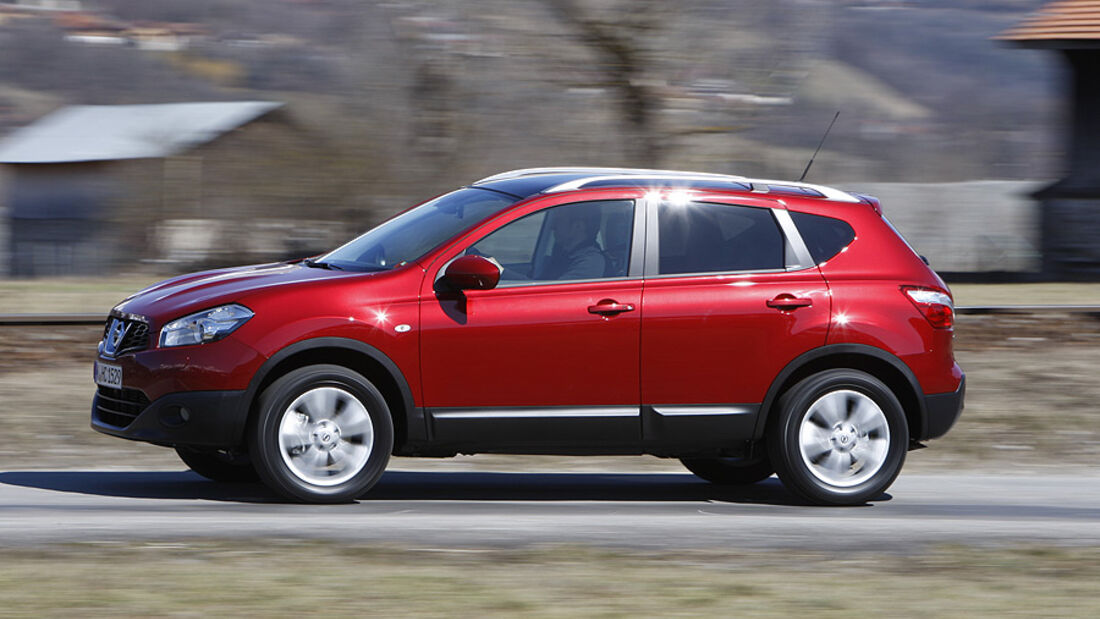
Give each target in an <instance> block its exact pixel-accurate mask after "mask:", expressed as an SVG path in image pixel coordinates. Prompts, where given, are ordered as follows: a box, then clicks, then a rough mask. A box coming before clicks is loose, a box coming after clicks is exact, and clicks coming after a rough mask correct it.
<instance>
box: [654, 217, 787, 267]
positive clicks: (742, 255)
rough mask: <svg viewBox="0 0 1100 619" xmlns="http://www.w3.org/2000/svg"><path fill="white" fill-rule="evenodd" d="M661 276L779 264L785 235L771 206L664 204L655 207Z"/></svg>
mask: <svg viewBox="0 0 1100 619" xmlns="http://www.w3.org/2000/svg"><path fill="white" fill-rule="evenodd" d="M657 225H658V228H659V231H658V234H659V235H660V241H659V242H660V251H659V260H660V262H659V266H658V270H659V272H660V274H661V275H672V274H678V273H718V272H723V271H766V270H773V269H779V270H781V269H783V268H784V266H785V263H784V256H783V245H784V244H783V235H782V233H781V232H780V231H779V226H778V225H777V224H776V222H775V217H774V216H773V215H772V213H771V209H766V208H754V207H751V206H730V205H725V204H702V203H697V202H692V203H689V204H683V205H680V204H662V205H661V206H660V207H658V209H657Z"/></svg>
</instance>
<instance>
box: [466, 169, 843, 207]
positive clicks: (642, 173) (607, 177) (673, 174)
mask: <svg viewBox="0 0 1100 619" xmlns="http://www.w3.org/2000/svg"><path fill="white" fill-rule="evenodd" d="M547 174H591V176H586V177H584V178H579V179H575V180H572V181H568V182H565V183H561V184H560V185H555V186H553V187H551V188H549V189H546V190H545V191H543V193H560V192H563V191H572V190H575V189H580V188H581V187H584V186H585V185H588V184H590V183H594V182H598V181H611V180H624V181H625V180H634V179H637V178H638V177H645V178H649V179H653V180H657V181H676V180H693V181H728V182H731V183H740V184H744V185H749V186H750V188H751V189H752V190H753V191H756V192H759V193H767V187H768V186H769V185H776V186H779V187H798V188H802V189H809V190H811V191H816V192H817V193H819V194H821V195H822V196H823V197H824V198H826V199H828V200H835V201H838V202H853V203H858V202H861V200H860V199H859V198H858V197H856V196H854V195H852V194H850V193H848V192H847V191H841V190H840V189H836V188H833V187H828V186H826V185H814V184H811V183H800V182H798V181H779V180H762V179H755V178H748V177H745V176H736V175H733V174H714V173H710V172H686V171H680V170H649V169H642V168H598V167H591V168H589V167H553V168H525V169H522V170H511V171H509V172H502V173H500V174H494V175H493V176H487V177H485V178H483V179H481V180H479V181H477V182H475V183H474V185H479V184H481V183H488V182H492V181H501V180H507V179H512V178H521V177H524V176H537V175H547Z"/></svg>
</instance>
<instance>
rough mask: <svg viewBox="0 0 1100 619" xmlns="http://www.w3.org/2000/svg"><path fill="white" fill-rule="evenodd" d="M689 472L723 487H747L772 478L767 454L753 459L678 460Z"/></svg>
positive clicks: (773, 470)
mask: <svg viewBox="0 0 1100 619" xmlns="http://www.w3.org/2000/svg"><path fill="white" fill-rule="evenodd" d="M680 462H683V463H684V466H686V467H687V469H688V470H689V471H691V472H692V473H695V474H696V475H697V476H699V477H701V478H703V479H705V480H707V481H709V482H711V483H713V484H720V485H723V486H747V485H749V484H755V483H756V482H758V481H763V480H765V479H767V478H769V477H771V476H772V473H774V472H775V469H774V468H773V467H772V465H771V462H769V461H768V457H767V454H761V455H759V456H757V457H755V458H680Z"/></svg>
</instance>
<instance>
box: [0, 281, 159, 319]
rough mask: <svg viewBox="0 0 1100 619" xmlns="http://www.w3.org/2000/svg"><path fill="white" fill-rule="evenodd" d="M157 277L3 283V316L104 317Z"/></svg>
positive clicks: (0, 307) (0, 310)
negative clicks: (120, 302)
mask: <svg viewBox="0 0 1100 619" xmlns="http://www.w3.org/2000/svg"><path fill="white" fill-rule="evenodd" d="M161 279H163V278H162V277H158V276H156V275H122V276H115V277H104V278H96V277H58V278H43V279H9V280H0V314H50V313H53V314H103V315H104V316H106V315H107V312H108V311H110V309H111V308H112V307H114V306H115V305H116V304H117V303H118V302H119V301H121V300H123V299H125V298H126V297H128V296H129V295H131V294H133V293H135V292H137V291H138V290H141V289H142V288H145V287H146V286H148V285H149V284H152V283H154V282H157V281H159V280H161Z"/></svg>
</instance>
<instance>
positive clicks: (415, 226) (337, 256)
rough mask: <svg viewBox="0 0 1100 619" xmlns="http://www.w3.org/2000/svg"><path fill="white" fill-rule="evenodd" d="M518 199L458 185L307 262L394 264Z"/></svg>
mask: <svg viewBox="0 0 1100 619" xmlns="http://www.w3.org/2000/svg"><path fill="white" fill-rule="evenodd" d="M518 200H519V198H517V197H515V196H512V195H509V194H504V193H500V192H496V191H492V190H489V189H482V188H479V187H464V188H462V189H459V190H458V191H452V192H451V193H448V194H446V195H443V196H440V197H438V198H436V199H434V200H431V201H429V202H425V203H424V204H421V205H420V206H418V207H416V208H414V209H412V210H409V211H406V212H404V213H402V214H401V215H398V216H397V217H394V218H393V219H391V220H389V221H387V222H385V223H383V224H382V225H380V226H378V227H376V228H374V229H372V230H371V231H369V232H367V233H366V234H364V235H362V236H360V237H358V238H356V239H354V240H352V241H350V242H349V243H347V244H345V245H343V246H342V247H340V248H338V249H335V250H333V251H331V252H329V253H328V254H326V255H325V256H323V257H322V258H320V259H319V260H317V261H315V262H312V263H311V264H314V265H321V266H328V267H331V268H335V269H340V270H345V271H385V270H388V269H392V268H395V267H399V266H402V265H405V264H407V263H409V262H412V261H413V260H417V259H419V258H420V257H421V256H423V255H424V254H426V253H428V252H429V251H431V250H432V249H433V248H435V247H438V246H439V245H440V244H441V243H443V242H444V241H446V240H448V239H451V238H454V237H455V236H458V235H459V234H461V233H462V232H464V231H466V230H469V229H470V228H472V227H474V226H476V225H477V224H479V223H481V222H482V221H485V220H486V219H487V218H489V217H491V216H493V215H496V214H497V213H499V212H501V211H503V210H504V209H505V208H507V207H508V206H511V205H512V204H515V203H516V202H517V201H518Z"/></svg>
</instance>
